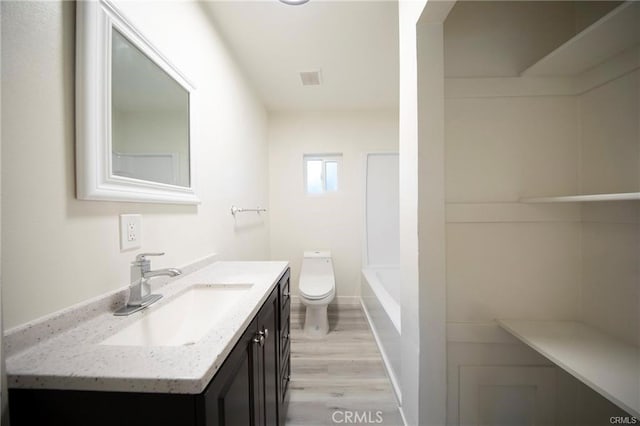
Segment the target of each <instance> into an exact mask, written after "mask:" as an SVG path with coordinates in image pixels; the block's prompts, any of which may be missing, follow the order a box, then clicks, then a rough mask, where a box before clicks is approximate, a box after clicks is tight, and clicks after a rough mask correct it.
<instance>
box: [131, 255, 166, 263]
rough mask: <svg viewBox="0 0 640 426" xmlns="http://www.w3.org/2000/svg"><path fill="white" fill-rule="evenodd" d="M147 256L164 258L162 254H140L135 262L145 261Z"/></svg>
mask: <svg viewBox="0 0 640 426" xmlns="http://www.w3.org/2000/svg"><path fill="white" fill-rule="evenodd" d="M147 256H164V252H162V253H140V254H139V255H137V256H136V262H138V263H141V262H144V261H146V260H147V259H146V257H147Z"/></svg>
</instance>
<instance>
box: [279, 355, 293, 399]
mask: <svg viewBox="0 0 640 426" xmlns="http://www.w3.org/2000/svg"><path fill="white" fill-rule="evenodd" d="M289 382H291V362H290V359H289V357H287V358H285V359H284V368H283V369H282V375H281V379H280V401H281V402H283V401H285V400H286V399H287V392H288V391H289Z"/></svg>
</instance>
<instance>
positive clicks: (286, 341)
mask: <svg viewBox="0 0 640 426" xmlns="http://www.w3.org/2000/svg"><path fill="white" fill-rule="evenodd" d="M290 342H291V339H290V334H289V321H288V320H287V321H286V322H285V323H284V324H283V328H282V330H281V331H280V356H281V357H282V359H283V360H284V359H285V358H286V356H287V355H288V353H289V346H290V345H291V343H290ZM283 363H284V361H283Z"/></svg>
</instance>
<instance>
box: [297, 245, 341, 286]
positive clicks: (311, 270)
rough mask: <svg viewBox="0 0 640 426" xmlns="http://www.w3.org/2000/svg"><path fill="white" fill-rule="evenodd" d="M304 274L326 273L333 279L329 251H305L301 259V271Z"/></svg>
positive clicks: (316, 274)
mask: <svg viewBox="0 0 640 426" xmlns="http://www.w3.org/2000/svg"><path fill="white" fill-rule="evenodd" d="M301 273H304V274H305V275H313V276H319V275H326V276H327V277H329V276H330V277H331V279H333V261H332V260H331V252H330V251H328V250H323V251H305V252H304V259H303V260H302V271H301Z"/></svg>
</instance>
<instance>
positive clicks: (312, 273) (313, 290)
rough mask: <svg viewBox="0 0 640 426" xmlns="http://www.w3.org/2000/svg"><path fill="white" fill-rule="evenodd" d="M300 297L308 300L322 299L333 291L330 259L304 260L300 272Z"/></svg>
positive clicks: (333, 284) (333, 283)
mask: <svg viewBox="0 0 640 426" xmlns="http://www.w3.org/2000/svg"><path fill="white" fill-rule="evenodd" d="M299 290H300V295H301V296H303V297H305V298H307V299H309V300H318V299H323V298H325V297H327V296H329V295H331V293H332V292H333V291H334V290H335V278H334V276H333V263H332V262H331V258H328V257H324V258H320V257H316V258H309V257H307V258H305V259H304V261H303V263H302V270H301V271H300V283H299Z"/></svg>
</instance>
